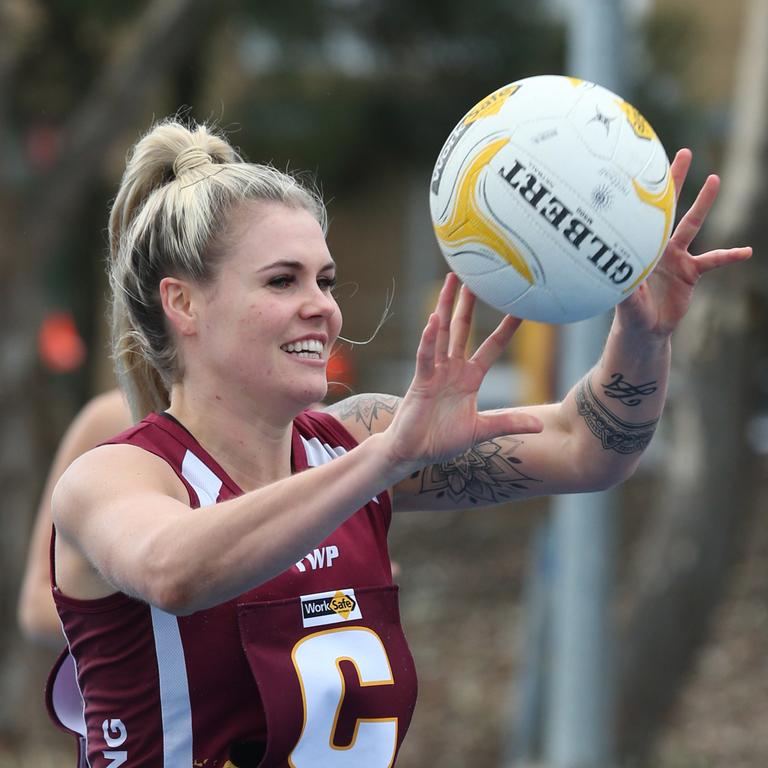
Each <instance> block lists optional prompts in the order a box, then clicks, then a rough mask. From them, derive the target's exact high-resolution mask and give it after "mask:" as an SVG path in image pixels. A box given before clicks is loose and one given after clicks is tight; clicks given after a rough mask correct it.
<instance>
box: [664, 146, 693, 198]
mask: <svg viewBox="0 0 768 768" xmlns="http://www.w3.org/2000/svg"><path fill="white" fill-rule="evenodd" d="M692 161H693V153H692V152H691V150H690V149H680V150H678V151H677V153H676V154H675V158H674V160H673V161H672V165H671V166H670V169H669V170H670V173H671V174H672V181H673V182H674V183H675V192H676V194H677V197H680V192H681V191H682V189H683V185H684V184H685V179H686V177H687V176H688V171H689V170H690V168H691V162H692Z"/></svg>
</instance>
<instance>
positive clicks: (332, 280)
mask: <svg viewBox="0 0 768 768" xmlns="http://www.w3.org/2000/svg"><path fill="white" fill-rule="evenodd" d="M317 284H318V285H319V286H320V288H322V290H324V291H332V290H333V289H334V288H335V287H336V276H335V275H334V276H333V277H330V276H325V277H318V278H317Z"/></svg>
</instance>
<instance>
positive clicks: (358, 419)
mask: <svg viewBox="0 0 768 768" xmlns="http://www.w3.org/2000/svg"><path fill="white" fill-rule="evenodd" d="M399 404H400V398H399V397H395V396H394V395H355V396H354V397H348V398H347V399H346V400H342V401H341V402H340V403H336V404H335V405H333V406H331V407H330V408H329V409H328V410H329V412H330V413H332V414H333V415H334V416H336V418H338V419H339V420H340V421H348V420H350V419H352V420H354V421H355V423H360V424H362V425H363V426H364V427H365V428H366V429H367V430H368V432H370V433H371V434H373V424H374V422H375V421H376V420H377V419H378V418H379V417H380V416H381V415H382V414H384V413H389V414H394V413H395V411H396V410H397V406H398V405H399Z"/></svg>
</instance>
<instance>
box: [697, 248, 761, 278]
mask: <svg viewBox="0 0 768 768" xmlns="http://www.w3.org/2000/svg"><path fill="white" fill-rule="evenodd" d="M750 256H752V248H751V247H749V246H747V247H744V248H718V249H717V250H714V251H707V252H706V253H702V254H701V256H696V257H695V260H696V266H697V267H698V269H699V274H700V275H703V274H704V273H705V272H709V271H710V270H712V269H717V268H718V267H723V266H725V265H726V264H733V263H734V262H737V261H745V260H746V259H748V258H750Z"/></svg>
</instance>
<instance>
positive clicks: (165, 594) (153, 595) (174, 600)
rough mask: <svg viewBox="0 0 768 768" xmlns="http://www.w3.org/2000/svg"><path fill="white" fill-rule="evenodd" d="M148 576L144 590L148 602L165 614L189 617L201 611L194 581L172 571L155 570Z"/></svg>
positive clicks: (176, 571)
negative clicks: (197, 603) (193, 585)
mask: <svg viewBox="0 0 768 768" xmlns="http://www.w3.org/2000/svg"><path fill="white" fill-rule="evenodd" d="M153 571H154V573H151V574H147V576H148V579H147V583H146V587H145V588H144V589H143V590H142V591H143V592H144V596H145V599H146V601H147V602H148V603H149V604H150V605H152V606H154V607H155V608H159V609H160V610H161V611H163V612H164V613H170V614H173V615H174V616H188V615H189V614H190V613H194V612H195V611H196V610H199V608H198V607H196V605H195V603H196V600H197V599H198V595H197V594H195V590H193V589H192V587H191V584H192V580H191V579H188V578H186V577H185V575H184V574H183V573H180V572H179V571H178V570H172V569H167V570H165V569H153Z"/></svg>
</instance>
